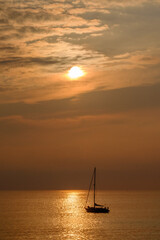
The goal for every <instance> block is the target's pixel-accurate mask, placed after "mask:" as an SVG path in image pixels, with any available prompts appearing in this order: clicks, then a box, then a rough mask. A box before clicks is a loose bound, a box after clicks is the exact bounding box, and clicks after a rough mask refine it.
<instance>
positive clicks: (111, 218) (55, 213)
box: [0, 191, 160, 240]
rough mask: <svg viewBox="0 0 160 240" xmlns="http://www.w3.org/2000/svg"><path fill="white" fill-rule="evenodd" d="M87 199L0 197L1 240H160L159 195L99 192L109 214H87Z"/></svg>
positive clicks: (45, 194)
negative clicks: (108, 207)
mask: <svg viewBox="0 0 160 240" xmlns="http://www.w3.org/2000/svg"><path fill="white" fill-rule="evenodd" d="M86 195H87V192H86V191H18V192H14V191H10V192H5V191H3V192H0V240H31V239H32V240H50V239H53V240H72V239H74V240H83V239H86V240H102V239H106V240H107V239H108V240H132V239H136V240H143V239H144V240H151V239H152V240H160V192H125V191H123V192H120V191H119V192H118V191H115V192H114V191H102V192H98V196H97V202H99V203H106V204H107V205H109V206H110V209H111V212H110V213H109V214H102V213H101V214H100V213H97V214H95V213H87V212H85V210H84V204H85V200H86Z"/></svg>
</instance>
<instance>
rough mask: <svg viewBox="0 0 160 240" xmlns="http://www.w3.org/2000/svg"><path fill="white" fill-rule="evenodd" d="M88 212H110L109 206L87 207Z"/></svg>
mask: <svg viewBox="0 0 160 240" xmlns="http://www.w3.org/2000/svg"><path fill="white" fill-rule="evenodd" d="M85 209H86V211H87V212H90V213H109V211H110V210H109V208H106V207H103V208H95V207H87V208H85Z"/></svg>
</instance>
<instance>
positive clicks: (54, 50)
mask: <svg viewBox="0 0 160 240" xmlns="http://www.w3.org/2000/svg"><path fill="white" fill-rule="evenodd" d="M158 6H159V1H152V2H150V1H147V0H142V1H140V0H139V1H116V0H115V1H103V0H102V1H97V0H96V1H54V3H53V2H50V1H44V0H41V2H39V1H37V0H35V1H34V2H33V1H12V2H10V1H5V2H1V3H0V9H1V18H0V21H1V23H2V24H1V27H0V32H1V36H0V45H1V47H0V55H1V60H0V79H1V89H3V95H2V96H1V101H3V102H6V101H14V102H16V101H28V102H29V101H30V102H33V101H42V100H45V99H46V100H49V99H56V98H66V97H72V96H75V95H77V94H80V93H83V92H88V91H92V90H93V89H96V88H98V87H104V88H116V87H117V88H119V87H125V86H128V84H129V79H131V81H130V82H131V85H140V84H146V83H148V82H152V83H155V82H157V79H158V76H159V73H158V72H159V70H158V67H157V66H159V59H160V51H159V39H160V33H159V28H158V27H159V14H160V12H159V8H158ZM72 65H80V66H81V67H82V68H84V70H85V71H86V72H87V74H86V76H85V78H83V79H82V80H80V81H79V80H77V81H76V82H75V83H72V84H71V82H69V79H67V78H66V75H65V74H66V72H67V71H68V69H69V68H70V67H71V66H72ZM135 69H136V70H137V69H138V70H137V72H136V74H137V75H136V74H135ZM139 69H140V70H139ZM144 69H145V73H147V74H146V75H145V73H144V74H143V73H142V71H144ZM122 71H124V72H123V73H122ZM125 71H126V72H127V73H125ZM129 71H130V72H129ZM149 72H151V73H152V74H151V73H149ZM129 74H130V76H129ZM122 76H124V78H122ZM133 76H134V80H133ZM149 77H150V79H149ZM137 79H138V80H137ZM5 89H6V91H5ZM42 89H43V90H42ZM11 92H12V94H11Z"/></svg>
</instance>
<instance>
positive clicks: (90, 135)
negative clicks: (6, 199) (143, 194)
mask: <svg viewBox="0 0 160 240" xmlns="http://www.w3.org/2000/svg"><path fill="white" fill-rule="evenodd" d="M159 26H160V0H152V1H151V0H101V1H99V0H57V1H56V0H55V1H54V0H28V1H24V0H5V1H4V0H0V189H11V190H14V189H15V190H19V189H87V188H88V185H89V181H90V177H91V174H92V170H93V167H95V166H96V167H97V175H98V176H97V178H98V183H97V184H98V185H99V189H106V190H157V189H160V148H159V143H160V31H159ZM73 66H78V67H80V68H81V70H82V71H83V72H84V75H83V76H81V77H79V78H75V79H72V78H70V77H69V76H68V71H69V70H70V69H71V68H72V67H73Z"/></svg>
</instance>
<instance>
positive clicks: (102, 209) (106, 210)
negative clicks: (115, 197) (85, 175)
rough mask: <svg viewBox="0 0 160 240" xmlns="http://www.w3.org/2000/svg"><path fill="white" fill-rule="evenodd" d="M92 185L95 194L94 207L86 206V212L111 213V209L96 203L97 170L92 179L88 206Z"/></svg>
mask: <svg viewBox="0 0 160 240" xmlns="http://www.w3.org/2000/svg"><path fill="white" fill-rule="evenodd" d="M92 184H93V186H94V194H93V200H94V205H93V207H90V206H87V207H86V206H85V209H86V211H87V212H90V213H109V211H110V210H109V207H105V206H104V205H101V204H97V203H96V202H95V198H96V168H94V171H93V175H92V178H91V182H90V186H89V190H88V195H87V200H86V205H87V201H88V197H89V193H90V190H91V187H92Z"/></svg>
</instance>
